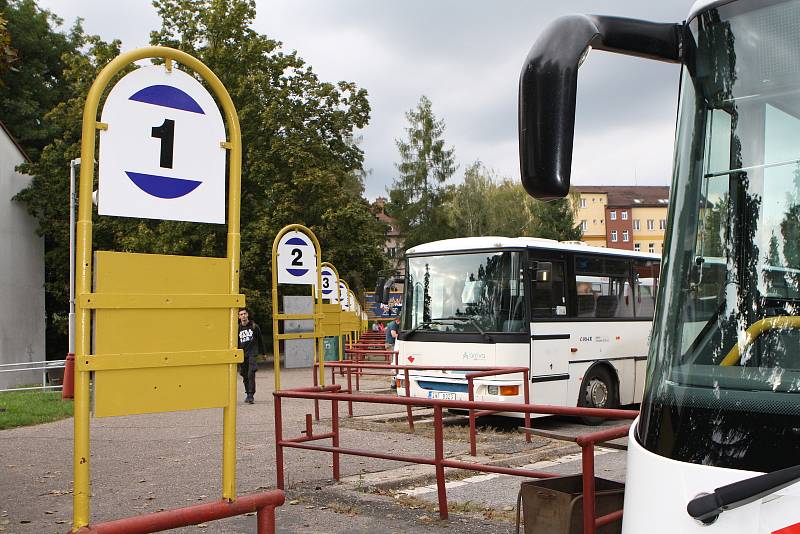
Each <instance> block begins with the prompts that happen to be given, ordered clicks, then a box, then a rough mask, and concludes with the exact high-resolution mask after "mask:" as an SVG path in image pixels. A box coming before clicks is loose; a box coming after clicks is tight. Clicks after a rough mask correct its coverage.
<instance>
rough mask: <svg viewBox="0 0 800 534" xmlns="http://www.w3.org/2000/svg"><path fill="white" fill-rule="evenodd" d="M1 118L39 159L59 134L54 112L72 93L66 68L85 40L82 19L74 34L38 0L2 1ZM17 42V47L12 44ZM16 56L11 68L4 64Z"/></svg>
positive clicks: (0, 35) (29, 152) (32, 156)
mask: <svg viewBox="0 0 800 534" xmlns="http://www.w3.org/2000/svg"><path fill="white" fill-rule="evenodd" d="M0 16H1V17H2V18H3V19H5V20H6V24H5V32H6V35H5V37H3V30H2V29H0V117H1V118H2V120H3V123H4V124H5V125H6V126H7V127H8V129H9V130H10V131H11V133H12V134H13V135H14V137H15V138H16V139H17V141H18V142H19V143H20V145H21V146H22V148H23V149H24V150H25V152H26V153H27V154H28V155H29V156H30V157H31V158H32V159H36V158H37V157H38V156H39V153H40V151H41V150H42V148H44V146H45V145H47V144H48V143H49V142H50V141H52V140H53V138H54V137H55V136H57V135H58V134H59V126H58V125H57V124H55V123H53V121H52V120H50V119H49V117H48V115H47V114H48V112H49V111H50V110H52V109H53V108H54V107H55V106H56V105H57V104H58V103H60V102H64V101H65V100H67V99H68V98H69V96H70V90H69V87H68V81H67V80H66V79H65V76H64V71H65V69H67V68H68V58H69V57H71V56H72V55H74V54H75V53H76V50H77V47H78V46H79V45H80V43H81V41H82V39H84V37H85V36H84V35H83V30H82V29H81V26H80V21H78V22H76V24H75V26H74V27H73V28H72V30H71V31H70V32H69V33H68V34H65V33H62V32H60V31H58V28H59V27H60V26H61V24H62V21H61V19H59V18H58V17H57V16H55V15H54V14H53V13H51V12H49V11H47V10H44V9H40V8H39V7H38V6H37V5H36V2H35V1H34V0H0ZM9 41H10V43H13V49H12V48H11V47H10V43H9ZM9 60H11V61H12V63H11V65H10V66H11V67H13V68H5V69H4V68H3V63H4V62H6V63H7V62H8V61H9Z"/></svg>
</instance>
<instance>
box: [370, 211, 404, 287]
mask: <svg viewBox="0 0 800 534" xmlns="http://www.w3.org/2000/svg"><path fill="white" fill-rule="evenodd" d="M386 202H387V199H386V198H384V197H378V198H376V199H375V202H373V203H372V213H373V215H375V218H376V219H377V220H379V221H380V222H382V223H383V224H385V225H386V232H385V233H384V239H385V241H384V244H383V251H384V253H386V257H387V258H389V262H390V265H391V267H392V269H394V270H395V272H397V273H399V274H404V273H405V263H404V262H403V258H402V248H403V236H402V235H401V234H400V230H399V226H398V224H397V221H396V220H395V219H394V217H392V216H390V215H388V214H387V213H386Z"/></svg>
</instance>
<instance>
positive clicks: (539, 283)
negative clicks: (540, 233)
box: [530, 261, 567, 317]
mask: <svg viewBox="0 0 800 534" xmlns="http://www.w3.org/2000/svg"><path fill="white" fill-rule="evenodd" d="M530 276H531V286H532V287H533V292H532V295H531V317H564V316H566V315H567V296H566V286H565V283H564V264H563V263H562V262H557V261H553V262H550V261H546V262H545V261H540V262H536V261H534V262H533V263H532V264H531V269H530Z"/></svg>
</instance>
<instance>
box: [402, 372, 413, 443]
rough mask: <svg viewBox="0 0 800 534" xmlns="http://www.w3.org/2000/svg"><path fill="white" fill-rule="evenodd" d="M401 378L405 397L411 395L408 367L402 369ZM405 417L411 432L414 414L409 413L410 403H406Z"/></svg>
mask: <svg viewBox="0 0 800 534" xmlns="http://www.w3.org/2000/svg"><path fill="white" fill-rule="evenodd" d="M403 378H405V381H406V383H405V385H406V388H405V391H406V398H410V397H411V382H410V380H409V373H408V369H403ZM406 417H407V418H408V429H409V430H410V431H411V432H414V414H412V413H411V405H410V404H409V405H406Z"/></svg>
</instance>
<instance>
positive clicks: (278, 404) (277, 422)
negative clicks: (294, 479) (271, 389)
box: [273, 394, 285, 489]
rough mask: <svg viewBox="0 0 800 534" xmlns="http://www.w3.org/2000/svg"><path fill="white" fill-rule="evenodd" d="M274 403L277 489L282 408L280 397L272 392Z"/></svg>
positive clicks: (280, 486)
mask: <svg viewBox="0 0 800 534" xmlns="http://www.w3.org/2000/svg"><path fill="white" fill-rule="evenodd" d="M273 400H274V403H275V485H276V486H278V489H285V488H284V487H283V480H284V476H283V445H282V443H283V410H281V398H280V397H279V396H277V395H274V394H273Z"/></svg>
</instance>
